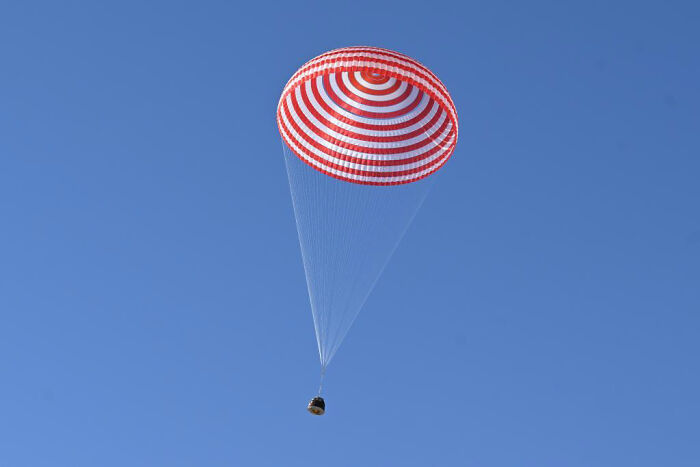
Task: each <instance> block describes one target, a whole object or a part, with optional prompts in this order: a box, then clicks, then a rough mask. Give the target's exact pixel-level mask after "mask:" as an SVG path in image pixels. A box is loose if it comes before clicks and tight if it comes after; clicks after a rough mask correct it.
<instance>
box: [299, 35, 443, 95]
mask: <svg viewBox="0 0 700 467" xmlns="http://www.w3.org/2000/svg"><path fill="white" fill-rule="evenodd" d="M340 50H343V52H340V53H338V51H340ZM358 57H371V58H375V59H380V60H385V61H393V63H395V64H399V65H402V66H406V67H408V68H411V69H412V70H414V71H415V72H417V73H419V74H422V75H423V76H424V77H425V78H426V79H428V80H429V81H432V82H433V83H434V84H435V86H437V87H439V88H441V89H442V90H443V91H444V93H445V96H449V93H448V92H447V88H446V87H445V85H444V84H443V83H442V81H440V79H439V78H438V77H437V76H435V74H434V73H433V72H432V71H430V70H429V69H428V67H426V66H425V65H423V64H422V63H420V62H418V61H417V60H414V59H412V58H411V57H408V56H406V55H402V54H399V53H398V52H394V51H392V50H386V49H380V48H377V47H348V48H345V49H335V50H331V51H330V52H326V53H325V54H321V55H319V56H318V57H316V58H313V59H311V60H309V61H308V62H306V63H305V64H304V65H303V66H302V67H301V68H300V69H299V70H297V73H295V75H296V74H298V73H300V72H303V71H305V70H304V69H305V68H306V67H313V66H318V65H321V64H322V62H323V61H326V60H339V59H340V60H341V61H345V62H348V61H349V62H351V63H352V62H353V61H354V60H356V59H357V58H358ZM352 65H353V66H354V65H355V64H354V63H352ZM372 68H382V69H385V68H386V65H384V64H379V63H377V64H375V65H374V66H372ZM398 73H399V74H403V73H405V72H404V71H398ZM294 78H295V76H292V79H294ZM290 81H291V80H290Z"/></svg>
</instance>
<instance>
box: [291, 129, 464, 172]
mask: <svg viewBox="0 0 700 467" xmlns="http://www.w3.org/2000/svg"><path fill="white" fill-rule="evenodd" d="M278 123H280V124H281V123H282V122H278ZM280 134H281V135H282V138H283V139H284V140H285V143H286V144H287V145H288V147H289V149H290V150H291V151H292V152H293V153H294V154H296V156H297V157H299V158H300V159H301V160H302V161H303V162H305V163H306V164H308V165H310V166H311V167H313V168H314V169H316V170H318V171H320V172H323V173H325V174H327V175H330V176H332V177H334V178H338V179H341V180H346V181H349V182H353V183H360V184H364V185H401V184H404V183H409V182H413V181H416V180H420V179H421V178H425V177H427V176H428V175H430V174H431V173H433V172H435V170H437V169H439V168H440V167H441V166H442V165H443V164H444V163H445V162H446V161H447V159H449V158H450V156H451V155H452V153H453V152H454V143H453V144H452V145H451V146H450V148H449V149H448V150H447V151H446V152H445V154H444V155H443V156H442V157H440V158H438V159H436V160H435V161H433V162H434V163H433V164H430V165H427V166H425V165H424V166H420V167H417V168H415V169H409V170H402V171H397V172H368V171H366V170H358V169H351V168H349V167H344V166H342V165H338V164H334V163H332V162H329V161H326V160H325V159H321V158H319V157H318V156H316V155H315V154H313V153H309V152H307V151H306V150H304V148H303V147H301V148H300V150H301V151H302V152H303V153H304V155H306V156H307V157H309V158H310V159H313V160H315V161H316V162H318V163H319V164H321V165H322V166H325V167H331V168H333V169H335V170H338V171H340V172H343V173H346V174H352V175H359V176H364V177H373V178H389V177H401V176H405V175H410V174H412V173H418V172H422V171H423V170H426V169H432V168H433V167H434V170H429V171H428V173H426V174H423V175H421V176H419V177H414V178H410V179H408V180H402V181H394V182H367V181H361V180H355V179H352V178H345V177H342V176H338V175H336V174H332V173H330V172H327V171H325V170H323V169H322V168H320V167H317V166H314V165H312V164H310V163H309V162H308V161H307V160H306V159H304V158H303V157H300V156H299V155H298V154H297V153H296V151H294V150H292V148H291V144H290V142H291V141H292V139H291V138H290V137H289V136H288V135H287V134H286V129H285V128H284V127H283V125H282V126H280Z"/></svg>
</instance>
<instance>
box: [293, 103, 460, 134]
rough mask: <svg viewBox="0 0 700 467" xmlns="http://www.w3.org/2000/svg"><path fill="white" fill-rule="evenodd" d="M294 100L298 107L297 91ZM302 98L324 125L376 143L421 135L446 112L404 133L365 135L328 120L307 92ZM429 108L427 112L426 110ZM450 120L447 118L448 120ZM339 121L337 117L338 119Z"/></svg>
mask: <svg viewBox="0 0 700 467" xmlns="http://www.w3.org/2000/svg"><path fill="white" fill-rule="evenodd" d="M291 98H292V101H293V102H294V103H295V104H294V105H295V109H296V108H297V107H296V106H297V105H299V104H298V102H299V100H298V99H297V96H296V93H292V94H291ZM301 100H302V101H303V102H304V107H305V108H306V109H307V110H308V111H309V112H310V113H311V115H313V116H314V117H315V118H316V119H317V120H318V121H319V122H321V123H322V124H323V125H325V126H327V127H328V128H331V129H332V130H334V131H336V132H338V133H340V134H342V135H345V136H347V137H349V138H353V139H359V140H362V141H370V142H374V143H393V142H399V141H405V140H407V139H411V138H414V137H416V136H420V135H421V134H424V133H425V132H426V130H427V129H430V128H431V127H432V126H433V125H434V124H435V123H436V122H437V121H438V120H439V119H440V117H441V115H442V113H443V112H444V111H443V110H442V109H440V110H439V111H437V112H435V115H433V117H432V118H431V119H430V121H428V122H427V123H425V124H423V125H422V126H421V127H419V128H417V129H415V130H413V131H411V132H410V133H405V134H402V135H391V133H392V132H391V131H384V133H387V136H373V135H365V134H362V133H355V132H353V131H350V130H347V129H345V128H344V127H341V126H338V125H337V124H336V123H334V122H332V121H330V120H328V119H327V118H326V117H324V116H323V115H322V114H321V113H320V112H319V111H318V109H317V108H316V107H314V106H313V104H312V103H311V101H309V99H308V96H307V95H306V93H305V92H301ZM436 105H437V104H435V101H433V100H431V101H430V104H429V105H427V106H426V108H425V110H423V111H422V112H421V114H425V115H426V116H427V115H428V113H429V112H430V109H431V108H432V107H434V106H436ZM426 110H427V112H426ZM421 120H422V119H421ZM447 120H449V118H448V119H446V121H447ZM336 121H337V119H336Z"/></svg>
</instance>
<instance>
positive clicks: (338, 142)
mask: <svg viewBox="0 0 700 467" xmlns="http://www.w3.org/2000/svg"><path fill="white" fill-rule="evenodd" d="M292 106H293V107H294V111H295V112H296V114H297V117H299V120H301V121H302V122H303V123H304V125H306V127H307V128H308V129H309V130H311V131H312V132H313V133H315V134H316V135H317V136H318V137H319V138H322V139H324V140H326V141H328V142H330V143H332V144H335V145H336V146H340V147H342V148H345V149H349V150H351V151H356V152H364V153H368V154H384V155H395V154H404V153H407V152H409V151H416V150H418V149H421V148H423V147H425V146H426V145H428V144H429V143H431V142H434V141H435V140H436V139H437V138H435V137H434V135H441V134H442V133H443V132H444V131H445V129H446V128H447V125H448V124H449V123H450V120H449V119H448V118H446V119H445V121H444V122H442V124H441V125H440V127H439V128H438V129H437V130H436V131H435V132H434V133H433V134H432V135H425V132H424V133H423V134H424V135H425V138H424V139H423V140H422V141H420V142H419V143H413V144H410V145H407V146H402V147H398V148H372V147H368V146H358V145H356V144H353V143H349V142H347V141H341V140H339V139H337V138H335V137H333V136H331V135H329V134H327V133H325V132H324V131H323V130H322V129H321V128H318V127H317V126H316V125H314V124H313V123H311V122H310V121H309V119H308V118H307V117H306V115H304V113H303V112H302V111H301V108H300V107H299V105H298V102H297V100H296V99H292ZM284 108H285V111H286V112H287V116H288V117H289V119H290V121H291V120H292V116H291V113H290V112H289V106H288V105H287V102H286V101H285V102H284ZM435 115H436V116H438V117H439V114H437V113H436V114H435ZM428 128H430V127H428ZM341 130H342V128H341ZM300 133H301V132H300ZM324 147H325V146H324ZM329 155H332V154H329ZM417 160H420V159H417ZM409 162H410V161H409ZM404 163H406V162H404ZM387 165H389V164H387ZM391 165H400V164H391Z"/></svg>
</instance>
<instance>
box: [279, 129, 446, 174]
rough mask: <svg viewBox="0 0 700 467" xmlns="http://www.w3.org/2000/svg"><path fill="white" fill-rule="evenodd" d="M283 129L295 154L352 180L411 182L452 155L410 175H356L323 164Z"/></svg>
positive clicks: (283, 135)
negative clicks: (307, 152) (303, 149)
mask: <svg viewBox="0 0 700 467" xmlns="http://www.w3.org/2000/svg"><path fill="white" fill-rule="evenodd" d="M282 129H283V132H284V133H283V134H282V137H283V138H284V140H285V143H286V144H287V145H289V148H290V149H291V150H292V151H293V152H294V154H296V155H297V156H298V157H301V158H302V159H303V160H304V161H306V162H307V163H308V164H310V165H312V166H313V167H317V168H320V169H322V170H324V171H326V172H328V173H331V174H333V175H336V176H338V177H342V178H346V179H350V180H355V181H358V182H376V183H387V184H388V183H394V182H401V183H405V182H409V181H412V180H416V179H419V178H421V177H422V176H423V175H426V174H428V173H430V172H432V171H434V170H437V168H438V167H439V166H440V165H441V164H442V163H443V162H444V160H445V159H447V157H449V155H450V154H449V153H447V154H446V155H445V157H444V158H443V159H441V160H439V161H437V162H436V163H435V164H433V165H431V166H430V167H427V168H426V169H424V170H421V171H419V172H416V173H412V174H408V175H401V176H396V177H370V176H366V175H356V174H353V173H348V172H343V171H340V170H337V169H335V168H333V167H329V166H326V165H323V164H321V163H319V162H317V161H316V160H314V159H312V158H310V157H308V156H307V155H306V154H305V153H304V151H302V150H300V148H299V147H298V146H297V145H296V144H295V143H294V141H293V140H292V139H291V138H289V136H288V135H287V133H286V132H287V129H286V128H284V127H282Z"/></svg>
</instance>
